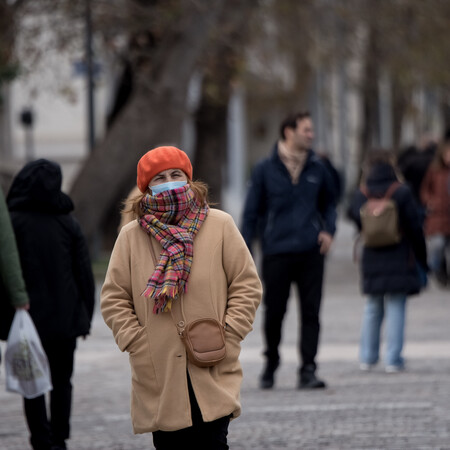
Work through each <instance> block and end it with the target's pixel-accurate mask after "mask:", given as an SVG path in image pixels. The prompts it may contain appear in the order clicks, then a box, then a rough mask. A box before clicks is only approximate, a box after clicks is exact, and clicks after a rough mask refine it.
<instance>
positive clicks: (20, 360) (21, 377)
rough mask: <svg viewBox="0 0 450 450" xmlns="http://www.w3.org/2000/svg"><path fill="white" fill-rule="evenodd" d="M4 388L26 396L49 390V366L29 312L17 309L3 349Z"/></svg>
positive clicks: (33, 395) (34, 395) (50, 385)
mask: <svg viewBox="0 0 450 450" xmlns="http://www.w3.org/2000/svg"><path fill="white" fill-rule="evenodd" d="M5 370H6V389H7V390H8V391H11V392H18V393H19V394H21V395H22V396H24V397H25V398H35V397H38V396H40V395H42V394H45V393H46V392H48V391H50V390H52V383H51V377H50V367H49V364H48V360H47V356H46V354H45V352H44V349H43V348H42V344H41V340H40V339H39V335H38V333H37V331H36V327H35V326H34V323H33V320H32V319H31V316H30V314H29V313H28V311H26V310H25V309H18V310H17V311H16V313H15V315H14V320H13V323H12V325H11V330H10V331H9V335H8V341H7V346H6V352H5Z"/></svg>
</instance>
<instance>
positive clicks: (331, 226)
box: [318, 162, 338, 236]
mask: <svg viewBox="0 0 450 450" xmlns="http://www.w3.org/2000/svg"><path fill="white" fill-rule="evenodd" d="M320 164H321V165H322V167H323V181H322V186H321V189H320V193H319V199H318V200H319V202H318V209H319V212H320V214H321V216H322V218H323V228H324V229H323V231H326V232H327V233H330V234H331V235H332V236H334V234H335V232H336V218H337V213H336V204H337V200H338V193H337V192H336V188H335V184H334V182H333V179H332V177H331V174H330V171H329V170H328V169H327V168H326V167H325V165H324V164H323V163H322V162H320Z"/></svg>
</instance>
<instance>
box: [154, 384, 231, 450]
mask: <svg viewBox="0 0 450 450" xmlns="http://www.w3.org/2000/svg"><path fill="white" fill-rule="evenodd" d="M188 388H189V400H190V402H191V412H192V423H193V425H192V427H189V428H183V429H181V430H178V431H154V432H153V444H154V446H155V448H156V449H157V450H174V449H181V448H193V449H194V448H195V449H196V450H227V449H228V448H229V447H228V444H227V435H228V425H229V424H230V416H227V417H222V418H220V419H217V420H214V421H212V422H203V418H202V414H201V412H200V408H199V406H198V403H197V400H196V398H195V394H194V390H193V389H192V385H191V380H190V379H189V375H188Z"/></svg>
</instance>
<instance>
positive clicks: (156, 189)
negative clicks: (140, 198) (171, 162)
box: [150, 181, 186, 195]
mask: <svg viewBox="0 0 450 450" xmlns="http://www.w3.org/2000/svg"><path fill="white" fill-rule="evenodd" d="M185 185H186V181H169V182H168V183H162V184H157V185H156V186H152V187H151V188H150V190H151V191H152V195H157V194H161V192H165V191H171V190H172V189H177V188H180V187H183V186H185Z"/></svg>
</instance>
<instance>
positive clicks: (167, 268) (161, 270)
mask: <svg viewBox="0 0 450 450" xmlns="http://www.w3.org/2000/svg"><path fill="white" fill-rule="evenodd" d="M141 207H142V210H143V211H144V213H145V214H144V215H143V216H142V217H141V218H140V219H139V224H140V225H141V227H142V228H143V229H144V230H145V231H146V232H147V233H148V234H150V235H152V236H153V237H154V238H155V239H156V240H157V241H158V242H159V243H160V244H161V245H162V247H163V250H162V252H161V255H160V258H159V262H158V264H157V265H156V268H155V271H154V272H153V275H152V276H151V277H150V279H149V280H148V283H147V287H146V289H145V290H144V292H143V293H142V295H144V296H145V297H148V298H153V299H154V300H155V305H154V307H153V313H154V314H158V313H160V312H167V311H170V309H171V307H172V300H174V299H176V298H177V297H178V296H179V295H180V294H182V293H183V292H186V284H187V281H188V278H189V273H190V271H191V265H192V257H193V244H194V237H195V235H196V234H197V232H198V230H199V229H200V227H201V225H202V223H203V221H204V220H205V218H206V215H207V213H208V205H207V204H206V203H205V204H204V205H203V206H202V205H200V204H199V202H198V201H197V200H196V198H195V196H194V192H193V191H192V189H191V188H190V186H189V185H188V184H186V185H185V186H183V187H181V188H177V189H172V190H170V191H165V192H161V193H160V194H157V195H149V194H147V195H146V196H145V197H144V198H143V199H142V201H141Z"/></svg>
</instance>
